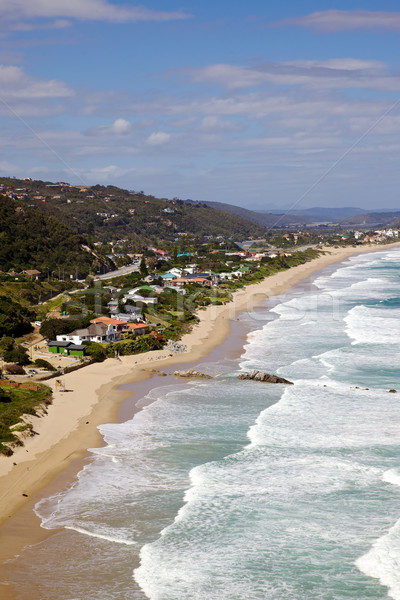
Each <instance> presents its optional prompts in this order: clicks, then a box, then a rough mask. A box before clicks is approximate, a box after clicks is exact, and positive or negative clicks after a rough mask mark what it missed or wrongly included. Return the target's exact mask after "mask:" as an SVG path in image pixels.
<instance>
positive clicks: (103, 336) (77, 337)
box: [57, 323, 120, 345]
mask: <svg viewBox="0 0 400 600" xmlns="http://www.w3.org/2000/svg"><path fill="white" fill-rule="evenodd" d="M119 337H120V336H119V333H117V332H116V331H115V330H114V328H113V325H112V324H107V325H106V324H105V323H91V324H90V325H89V327H86V328H85V329H76V330H75V331H72V332H71V333H66V334H62V335H58V336H57V342H72V343H73V344H78V345H79V344H82V343H83V342H98V343H100V344H106V343H109V342H115V341H116V340H117V339H119Z"/></svg>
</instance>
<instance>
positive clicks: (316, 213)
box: [262, 206, 368, 223]
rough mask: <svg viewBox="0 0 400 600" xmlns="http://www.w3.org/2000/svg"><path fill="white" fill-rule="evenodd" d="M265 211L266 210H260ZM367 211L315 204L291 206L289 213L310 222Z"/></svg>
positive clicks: (328, 220)
mask: <svg viewBox="0 0 400 600" xmlns="http://www.w3.org/2000/svg"><path fill="white" fill-rule="evenodd" d="M262 212H263V213H264V212H267V211H262ZM271 212H272V214H277V213H278V211H275V210H273V211H271ZM366 212H368V211H365V210H363V209H362V208H357V207H352V206H342V207H337V208H334V207H332V208H325V207H322V206H321V207H320V206H315V207H313V208H297V209H296V208H293V209H292V210H291V211H290V213H291V214H293V215H296V216H297V217H300V216H301V217H305V218H307V219H308V220H309V222H311V223H326V222H329V223H337V222H338V221H340V220H341V219H345V218H347V217H352V216H353V215H358V214H364V213H366Z"/></svg>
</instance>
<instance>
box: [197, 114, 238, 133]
mask: <svg viewBox="0 0 400 600" xmlns="http://www.w3.org/2000/svg"><path fill="white" fill-rule="evenodd" d="M199 128H200V129H201V130H203V131H206V132H212V133H216V132H224V131H240V130H242V129H243V125H241V124H240V123H235V122H234V121H224V120H223V119H220V118H219V117H216V116H215V115H210V116H207V117H204V118H203V119H202V121H201V124H200V127H199Z"/></svg>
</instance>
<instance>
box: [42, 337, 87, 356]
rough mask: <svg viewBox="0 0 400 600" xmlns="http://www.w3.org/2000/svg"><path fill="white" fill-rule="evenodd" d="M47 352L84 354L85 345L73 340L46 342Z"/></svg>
mask: <svg viewBox="0 0 400 600" xmlns="http://www.w3.org/2000/svg"><path fill="white" fill-rule="evenodd" d="M47 348H48V350H49V352H52V353H53V354H64V355H67V356H82V357H83V356H85V346H83V345H82V344H74V343H73V342H59V341H52V342H49V343H48V344H47Z"/></svg>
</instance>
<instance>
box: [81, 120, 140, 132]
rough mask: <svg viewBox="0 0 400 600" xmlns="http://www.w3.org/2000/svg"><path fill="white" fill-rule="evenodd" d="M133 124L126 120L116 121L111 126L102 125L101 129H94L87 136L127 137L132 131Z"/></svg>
mask: <svg viewBox="0 0 400 600" xmlns="http://www.w3.org/2000/svg"><path fill="white" fill-rule="evenodd" d="M132 128H133V127H132V123H131V122H130V121H127V120H126V119H115V121H114V122H113V123H111V125H100V127H92V128H91V129H89V130H88V131H87V132H86V134H87V135H110V134H111V135H127V134H128V133H130V132H131V131H132Z"/></svg>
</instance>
